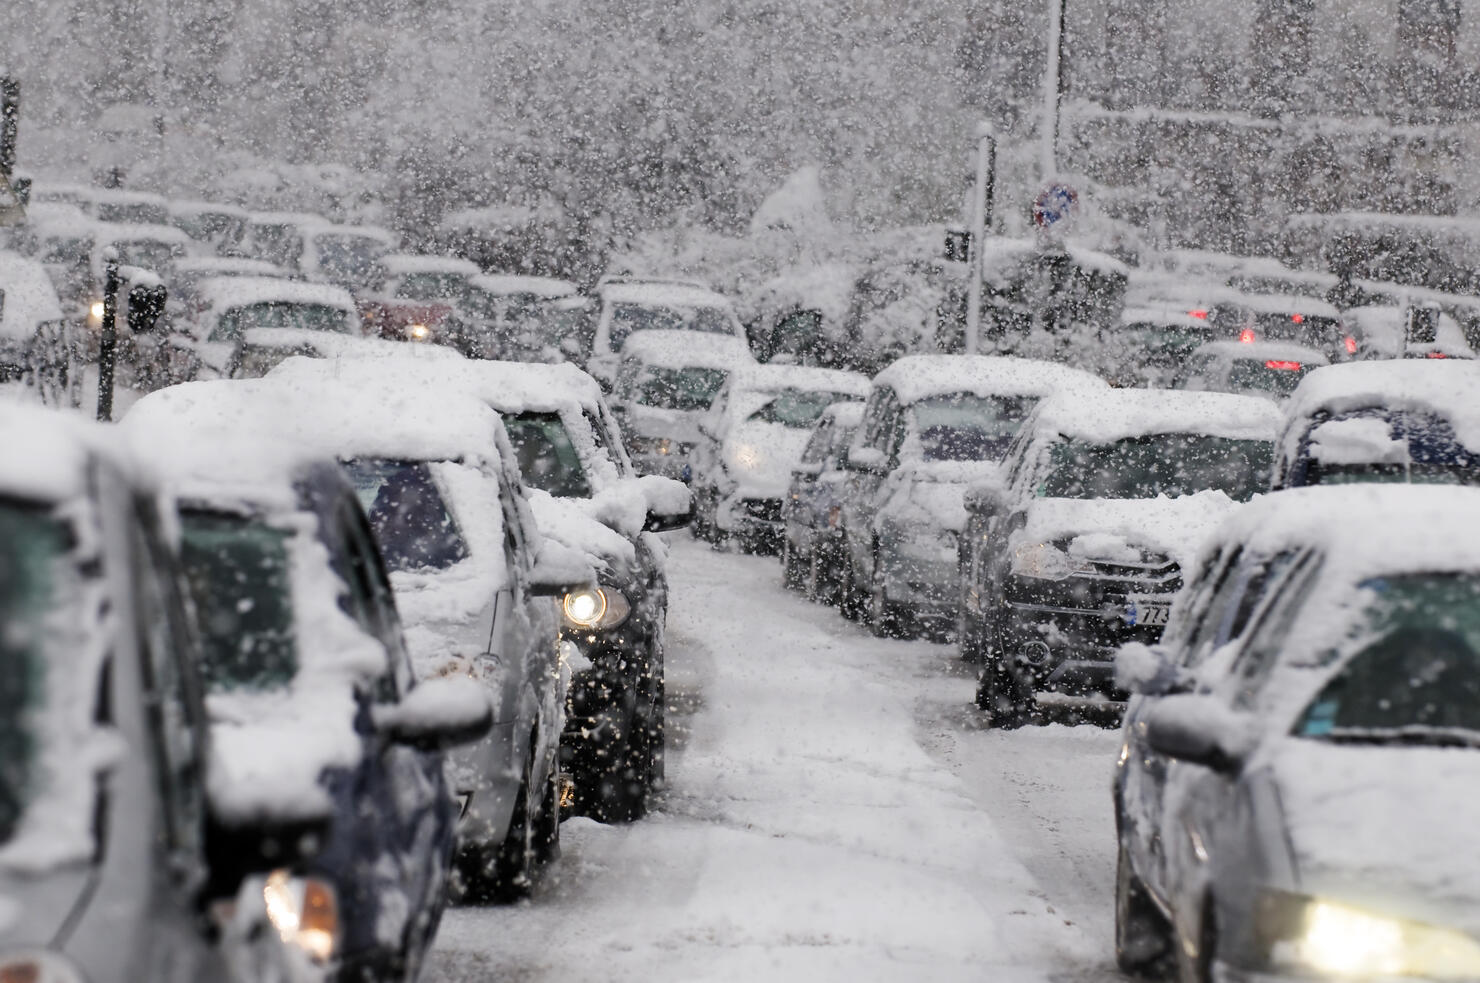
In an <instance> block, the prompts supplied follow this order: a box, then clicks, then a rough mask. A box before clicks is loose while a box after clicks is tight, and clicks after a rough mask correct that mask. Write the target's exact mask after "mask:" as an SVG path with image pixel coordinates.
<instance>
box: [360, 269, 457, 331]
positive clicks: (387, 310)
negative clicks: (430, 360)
mask: <svg viewBox="0 0 1480 983" xmlns="http://www.w3.org/2000/svg"><path fill="white" fill-rule="evenodd" d="M380 266H381V268H382V269H383V270H384V271H385V280H384V282H383V283H381V284H380V286H379V287H377V288H376V290H375V291H374V292H373V293H371V294H367V295H365V296H362V297H361V298H359V308H360V319H361V320H362V321H363V322H364V324H365V328H366V331H367V332H368V333H369V334H371V335H374V336H378V337H381V338H385V339H386V340H388V341H418V342H437V343H441V344H450V343H451V340H452V339H451V334H452V333H453V328H454V321H455V316H456V314H457V309H458V306H459V305H461V304H462V303H463V302H464V300H465V298H466V297H467V293H468V280H469V278H471V277H474V276H477V275H478V267H477V266H476V265H475V264H473V263H470V262H468V261H467V260H465V259H456V258H454V257H451V256H419V255H413V254H411V253H387V254H386V255H384V256H382V257H380Z"/></svg>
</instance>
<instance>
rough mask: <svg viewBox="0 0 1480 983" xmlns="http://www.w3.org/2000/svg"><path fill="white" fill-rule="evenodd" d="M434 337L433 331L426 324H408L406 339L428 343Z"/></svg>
mask: <svg viewBox="0 0 1480 983" xmlns="http://www.w3.org/2000/svg"><path fill="white" fill-rule="evenodd" d="M431 336H432V329H431V328H429V327H427V326H426V325H425V324H408V325H407V326H406V337H407V338H409V339H411V340H412V341H426V340H427V339H428V338H430V337H431Z"/></svg>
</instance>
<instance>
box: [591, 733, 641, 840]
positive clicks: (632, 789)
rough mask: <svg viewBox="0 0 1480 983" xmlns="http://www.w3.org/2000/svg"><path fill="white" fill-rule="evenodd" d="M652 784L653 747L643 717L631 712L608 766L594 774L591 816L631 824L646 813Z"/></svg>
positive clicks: (596, 818) (610, 821)
mask: <svg viewBox="0 0 1480 983" xmlns="http://www.w3.org/2000/svg"><path fill="white" fill-rule="evenodd" d="M652 785H653V748H652V741H651V740H650V738H649V736H648V729H647V727H646V725H645V721H644V719H643V716H642V715H641V714H640V713H638V712H636V711H634V712H633V715H632V723H631V727H630V729H629V733H628V737H627V741H626V745H625V747H624V748H623V749H622V752H621V753H620V754H618V755H617V757H616V760H615V761H614V762H613V763H612V766H611V767H609V768H607V769H606V770H605V771H604V772H602V773H601V774H600V775H598V776H597V777H596V796H595V801H594V802H592V803H591V817H592V818H593V819H595V820H597V821H598V822H603V823H632V822H636V821H637V820H639V819H641V818H642V817H643V816H646V815H647V811H648V793H649V792H650V791H651V789H652Z"/></svg>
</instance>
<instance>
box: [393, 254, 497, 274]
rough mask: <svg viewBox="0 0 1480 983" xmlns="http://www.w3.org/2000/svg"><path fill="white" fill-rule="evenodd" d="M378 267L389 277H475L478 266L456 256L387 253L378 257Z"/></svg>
mask: <svg viewBox="0 0 1480 983" xmlns="http://www.w3.org/2000/svg"><path fill="white" fill-rule="evenodd" d="M380 265H381V266H383V267H385V271H386V273H388V274H390V275H391V276H408V275H410V274H412V273H454V274H456V275H458V276H468V277H471V276H477V275H478V272H479V271H478V264H477V263H474V262H472V261H471V260H466V259H459V258H458V257H456V256H423V255H419V254H416V253H387V254H386V255H384V256H382V257H380Z"/></svg>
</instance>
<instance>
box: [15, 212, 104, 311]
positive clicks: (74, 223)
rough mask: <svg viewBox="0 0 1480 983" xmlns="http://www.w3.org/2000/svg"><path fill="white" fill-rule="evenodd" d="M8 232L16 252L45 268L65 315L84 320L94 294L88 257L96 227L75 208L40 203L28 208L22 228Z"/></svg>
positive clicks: (95, 237)
mask: <svg viewBox="0 0 1480 983" xmlns="http://www.w3.org/2000/svg"><path fill="white" fill-rule="evenodd" d="M11 232H12V235H11V244H12V245H13V246H14V247H15V249H16V250H17V251H18V252H20V253H22V254H23V255H26V256H29V257H31V258H32V259H34V260H36V261H37V262H38V263H41V264H42V265H43V266H45V267H46V273H47V275H48V276H50V277H51V282H52V285H53V286H54V287H56V290H57V295H58V296H59V297H60V298H61V300H62V304H63V307H64V309H65V310H66V311H67V313H68V315H70V316H72V317H83V316H86V313H87V307H88V304H89V302H90V301H91V299H92V296H93V293H94V292H95V290H96V287H95V286H94V284H93V279H92V267H91V256H92V250H93V243H94V242H95V241H96V239H97V223H96V222H94V221H93V220H92V219H91V218H90V217H89V216H88V215H87V214H85V213H84V212H83V211H82V209H80V208H78V207H77V206H76V205H71V204H67V203H65V202H41V203H33V204H31V205H30V206H28V207H27V209H26V222H25V224H24V225H22V226H20V227H18V228H16V229H13V230H11Z"/></svg>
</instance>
